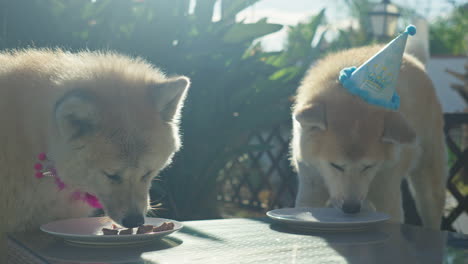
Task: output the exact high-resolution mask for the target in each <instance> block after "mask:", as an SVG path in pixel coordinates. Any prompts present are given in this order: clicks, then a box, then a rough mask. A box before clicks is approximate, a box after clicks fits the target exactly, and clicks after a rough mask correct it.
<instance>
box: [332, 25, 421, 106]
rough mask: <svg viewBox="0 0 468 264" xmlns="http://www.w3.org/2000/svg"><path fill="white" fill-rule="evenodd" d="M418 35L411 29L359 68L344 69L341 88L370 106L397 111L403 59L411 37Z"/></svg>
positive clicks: (340, 78)
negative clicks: (399, 79)
mask: <svg viewBox="0 0 468 264" xmlns="http://www.w3.org/2000/svg"><path fill="white" fill-rule="evenodd" d="M414 34H416V27H415V26H413V25H410V26H408V27H406V30H405V32H403V33H401V34H400V35H399V36H398V37H396V38H395V39H394V40H392V41H391V42H390V43H388V44H387V45H386V46H385V47H384V48H383V49H382V50H380V51H379V52H378V53H377V54H375V55H374V56H373V57H372V58H370V59H369V60H367V61H366V62H364V64H362V65H361V66H359V68H357V69H356V67H349V68H344V69H343V70H341V72H340V77H339V80H340V82H341V84H342V85H343V86H344V87H345V88H346V89H347V90H348V91H349V92H350V93H352V94H354V95H357V96H359V97H361V98H362V99H364V100H365V101H366V102H368V103H370V104H373V105H378V106H382V107H385V108H388V109H392V110H397V109H398V108H399V107H400V97H399V96H398V94H397V92H396V85H397V82H398V75H399V73H400V66H401V59H402V58H403V52H404V50H405V46H406V40H407V39H408V35H411V36H413V35H414Z"/></svg>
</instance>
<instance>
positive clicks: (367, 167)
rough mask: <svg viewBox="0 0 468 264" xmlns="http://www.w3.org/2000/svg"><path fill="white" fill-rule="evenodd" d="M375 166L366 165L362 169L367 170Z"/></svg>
mask: <svg viewBox="0 0 468 264" xmlns="http://www.w3.org/2000/svg"><path fill="white" fill-rule="evenodd" d="M373 167H374V165H365V166H364V168H363V169H362V172H365V171H367V170H369V169H371V168H373Z"/></svg>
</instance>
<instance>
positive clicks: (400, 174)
mask: <svg viewBox="0 0 468 264" xmlns="http://www.w3.org/2000/svg"><path fill="white" fill-rule="evenodd" d="M381 48H382V47H381V46H368V47H361V48H356V49H351V50H347V51H343V52H339V53H336V54H332V55H329V56H327V57H326V58H324V59H322V60H321V61H319V62H318V63H317V64H315V65H314V66H313V67H312V68H311V69H310V71H309V72H308V74H307V75H306V76H305V78H304V80H303V82H302V84H301V86H300V87H299V89H298V91H297V96H296V102H295V105H294V109H293V119H294V121H293V122H294V123H293V126H294V131H293V140H292V144H291V150H292V163H293V166H294V167H295V168H296V169H297V171H298V174H299V191H298V195H297V199H296V206H297V207H303V206H310V207H324V206H327V205H333V206H335V207H338V208H342V209H343V210H344V204H346V203H348V204H358V205H360V206H362V207H368V208H369V207H370V208H375V209H376V210H378V211H382V212H386V213H388V214H390V216H391V217H392V220H393V221H402V220H403V218H402V217H403V213H402V202H401V192H400V184H401V181H402V179H403V178H405V177H407V178H408V180H409V183H410V185H411V190H412V192H413V194H414V197H415V200H416V205H417V208H418V211H419V214H420V216H421V217H422V221H423V224H424V226H427V227H431V228H439V226H440V223H441V217H442V210H443V206H444V202H445V180H446V150H445V144H444V135H443V116H442V110H441V106H440V104H439V102H438V100H437V97H436V94H435V91H434V87H433V85H432V83H431V81H430V79H429V78H428V76H427V73H426V72H425V70H424V66H423V65H422V64H421V63H420V62H419V61H418V60H417V59H415V58H414V57H411V56H409V55H406V54H405V55H404V57H403V63H402V66H401V72H400V76H399V82H398V85H397V91H398V93H399V95H400V97H401V107H400V109H399V111H389V110H385V109H383V108H380V107H376V106H373V105H370V104H367V103H365V102H364V101H363V100H362V99H360V98H358V97H356V96H354V95H351V94H350V93H348V92H347V91H346V90H345V89H344V88H343V87H342V86H341V84H340V83H339V82H338V75H339V72H340V70H341V69H342V68H344V67H349V66H359V65H361V64H362V63H363V62H365V61H366V60H367V59H368V58H370V57H371V56H373V55H374V54H375V53H377V52H378V51H379V50H380V49H381Z"/></svg>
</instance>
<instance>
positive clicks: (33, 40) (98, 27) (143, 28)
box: [0, 0, 467, 220]
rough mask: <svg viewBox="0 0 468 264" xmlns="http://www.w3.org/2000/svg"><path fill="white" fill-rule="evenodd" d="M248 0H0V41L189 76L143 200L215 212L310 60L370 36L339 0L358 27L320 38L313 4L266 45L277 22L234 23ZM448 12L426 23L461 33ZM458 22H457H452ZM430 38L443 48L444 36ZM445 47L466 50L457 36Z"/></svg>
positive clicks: (357, 4) (188, 215) (164, 209)
mask: <svg viewBox="0 0 468 264" xmlns="http://www.w3.org/2000/svg"><path fill="white" fill-rule="evenodd" d="M258 1H259V0H231V1H222V4H221V12H220V13H221V17H220V18H219V19H217V20H216V21H213V14H214V8H215V2H216V0H198V1H196V3H195V5H194V6H193V7H192V8H191V1H190V0H151V1H149V0H133V1H130V0H95V1H88V0H68V1H61V0H0V48H1V49H12V48H25V47H38V48H39V47H61V48H63V49H67V50H72V51H76V50H82V49H89V50H116V51H118V52H121V53H124V54H128V55H131V56H140V57H143V58H145V59H147V60H148V61H150V62H152V63H154V64H155V65H156V66H158V67H161V68H162V69H163V71H165V72H167V73H169V74H184V75H187V76H189V77H190V78H191V80H192V87H191V89H190V91H189V95H188V98H187V101H186V105H185V108H184V111H183V117H182V131H183V142H184V147H183V149H182V150H181V151H180V152H179V153H178V154H177V155H176V156H175V159H174V162H173V164H172V165H171V166H170V168H168V169H166V170H164V171H163V172H162V173H161V177H160V179H159V180H157V181H155V182H154V184H153V189H152V199H153V200H154V201H155V203H161V205H160V206H159V207H160V209H159V210H157V215H159V216H163V217H170V218H174V219H180V220H187V219H201V218H215V217H219V212H218V207H217V202H216V178H217V176H218V174H219V171H220V170H221V169H222V168H224V166H225V164H226V163H227V162H228V161H229V160H230V159H232V158H233V157H236V156H239V155H241V154H243V153H246V152H248V151H252V150H262V149H267V148H269V147H270V146H268V145H265V144H263V145H262V144H257V145H251V144H250V145H249V144H247V140H248V136H249V134H250V133H251V132H252V131H260V130H262V129H268V128H270V127H272V126H274V125H277V124H280V123H289V119H290V106H291V101H292V100H291V96H292V95H293V94H294V91H295V89H296V87H297V86H298V84H299V82H300V79H301V78H302V76H303V75H304V73H305V71H306V70H307V69H308V68H309V66H310V65H311V63H313V62H314V61H315V60H317V59H319V58H320V57H322V56H324V55H325V54H326V53H327V52H329V51H334V50H340V49H344V48H350V47H354V46H361V45H365V44H369V43H372V42H374V40H373V39H372V37H371V36H370V34H369V32H368V31H367V30H366V29H368V28H369V27H368V23H369V21H368V18H367V16H366V12H367V11H366V10H368V9H369V5H370V3H369V1H368V0H343V2H344V3H346V4H347V5H348V8H349V9H350V10H351V15H352V16H353V17H354V18H356V19H357V20H358V21H359V24H360V27H358V28H348V29H343V30H339V32H337V34H336V36H335V38H333V39H332V40H327V39H326V38H325V34H326V32H327V27H326V25H327V24H326V21H325V10H322V11H321V12H319V13H318V14H316V15H314V16H312V17H311V18H310V19H309V20H308V21H305V22H303V23H299V24H298V25H296V26H291V27H289V28H288V37H287V41H286V43H285V46H284V49H283V50H282V51H279V52H266V51H264V50H263V49H262V46H261V45H260V44H259V42H258V41H256V40H257V39H258V38H260V37H262V36H265V35H267V34H270V33H273V32H276V31H278V30H280V29H281V28H282V27H283V26H282V25H278V24H271V23H268V22H267V20H266V19H261V20H259V21H258V22H256V23H244V21H237V20H236V15H237V14H238V13H239V12H240V11H242V10H244V9H245V8H248V7H250V6H252V5H254V4H255V3H256V2H258ZM192 4H193V3H192ZM463 12H466V11H463ZM457 14H458V13H456V14H455V15H454V16H453V18H452V20H440V21H438V22H436V24H435V25H434V27H433V30H434V31H437V32H438V31H444V32H447V31H450V32H452V31H453V32H454V34H455V31H456V32H457V34H458V33H459V31H463V30H465V31H466V28H467V27H466V15H462V18H459V16H458V15H457ZM459 19H462V20H463V21H464V22H463V23H464V24H463V25H461V24H460V25H459V26H457V27H456V29H454V28H453V24H454V23H455V24H457V25H458V23H459ZM320 26H325V30H318V29H319V27H320ZM322 28H323V27H322ZM448 29H449V30H448ZM437 41H438V42H437V43H439V42H440V43H441V44H440V46H441V47H445V46H444V45H445V43H446V42H450V41H452V39H450V38H440V39H438V40H437ZM312 43H314V44H313V45H312ZM453 49H455V50H453V52H454V53H457V52H458V51H459V50H460V49H465V51H466V43H465V46H464V47H453Z"/></svg>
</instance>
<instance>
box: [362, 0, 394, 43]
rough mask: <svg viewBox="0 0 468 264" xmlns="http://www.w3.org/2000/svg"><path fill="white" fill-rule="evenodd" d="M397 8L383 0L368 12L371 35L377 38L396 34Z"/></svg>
mask: <svg viewBox="0 0 468 264" xmlns="http://www.w3.org/2000/svg"><path fill="white" fill-rule="evenodd" d="M398 11H399V10H398V7H397V6H396V5H394V4H392V3H390V0H383V1H382V2H381V3H379V4H377V5H375V6H374V8H372V11H371V12H369V16H370V22H371V27H372V34H373V35H374V36H376V37H377V38H389V37H393V36H394V35H395V32H396V28H397V22H398V17H399V16H400V13H399V12H398Z"/></svg>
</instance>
